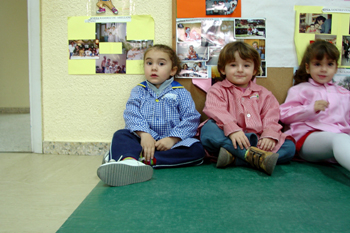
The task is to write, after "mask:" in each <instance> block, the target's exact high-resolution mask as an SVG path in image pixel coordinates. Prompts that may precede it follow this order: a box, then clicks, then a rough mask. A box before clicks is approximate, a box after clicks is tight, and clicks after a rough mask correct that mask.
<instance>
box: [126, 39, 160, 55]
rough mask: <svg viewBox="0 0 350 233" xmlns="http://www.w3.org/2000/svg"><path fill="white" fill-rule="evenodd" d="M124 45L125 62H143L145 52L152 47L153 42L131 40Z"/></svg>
mask: <svg viewBox="0 0 350 233" xmlns="http://www.w3.org/2000/svg"><path fill="white" fill-rule="evenodd" d="M124 44H125V46H124V47H125V50H126V60H143V55H144V53H145V51H146V50H147V49H148V48H149V47H151V46H152V45H153V40H137V41H135V40H133V41H127V42H126V43H124Z"/></svg>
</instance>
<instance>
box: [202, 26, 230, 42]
mask: <svg viewBox="0 0 350 233" xmlns="http://www.w3.org/2000/svg"><path fill="white" fill-rule="evenodd" d="M233 29H234V21H233V20H203V21H202V46H221V47H223V46H224V45H225V44H227V43H229V42H232V41H234V31H233Z"/></svg>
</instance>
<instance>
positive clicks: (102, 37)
mask: <svg viewBox="0 0 350 233" xmlns="http://www.w3.org/2000/svg"><path fill="white" fill-rule="evenodd" d="M96 39H98V40H99V41H101V42H125V41H126V23H96Z"/></svg>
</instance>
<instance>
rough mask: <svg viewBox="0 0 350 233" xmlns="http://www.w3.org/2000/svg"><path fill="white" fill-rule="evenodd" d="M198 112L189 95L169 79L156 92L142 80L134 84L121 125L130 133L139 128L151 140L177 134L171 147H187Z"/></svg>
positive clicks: (195, 140)
mask: <svg viewBox="0 0 350 233" xmlns="http://www.w3.org/2000/svg"><path fill="white" fill-rule="evenodd" d="M199 119H200V114H199V113H198V111H197V110H196V108H195V104H194V102H193V100H192V97H191V94H190V93H189V92H188V91H187V90H186V89H185V88H184V87H183V86H182V85H181V84H180V83H178V82H176V81H173V82H171V83H169V85H168V86H166V87H164V89H163V91H161V92H160V93H158V95H157V94H156V93H155V92H154V91H153V90H152V88H150V86H149V84H148V83H147V82H146V81H145V82H142V83H140V84H139V85H138V86H136V87H134V88H133V89H132V91H131V94H130V98H129V99H128V102H127V103H126V109H125V111H124V120H125V128H126V129H129V130H130V132H135V131H143V132H146V133H149V134H151V135H152V137H153V138H154V139H155V140H157V141H158V140H160V139H162V138H165V137H178V138H181V141H179V142H178V143H176V144H175V145H174V146H173V148H175V147H179V146H187V147H189V146H191V145H192V144H193V143H195V142H198V141H199V140H198V139H195V138H193V137H194V136H195V134H196V131H197V128H198V125H199Z"/></svg>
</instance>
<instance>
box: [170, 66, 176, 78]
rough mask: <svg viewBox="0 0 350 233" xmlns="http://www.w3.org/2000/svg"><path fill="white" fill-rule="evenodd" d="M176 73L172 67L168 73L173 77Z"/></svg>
mask: <svg viewBox="0 0 350 233" xmlns="http://www.w3.org/2000/svg"><path fill="white" fill-rule="evenodd" d="M176 72H177V66H174V67H173V68H172V69H171V71H170V76H174V75H175V74H176Z"/></svg>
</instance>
